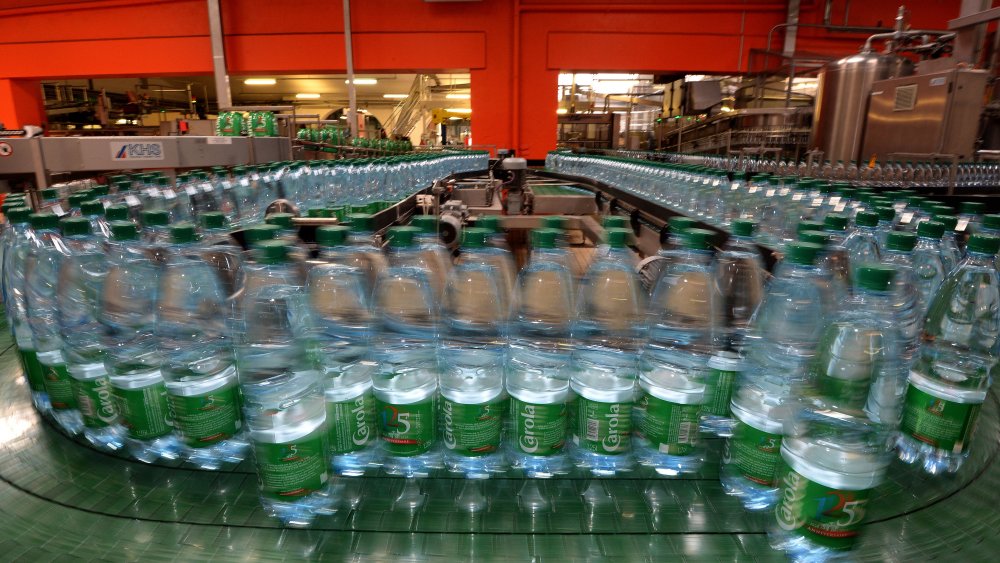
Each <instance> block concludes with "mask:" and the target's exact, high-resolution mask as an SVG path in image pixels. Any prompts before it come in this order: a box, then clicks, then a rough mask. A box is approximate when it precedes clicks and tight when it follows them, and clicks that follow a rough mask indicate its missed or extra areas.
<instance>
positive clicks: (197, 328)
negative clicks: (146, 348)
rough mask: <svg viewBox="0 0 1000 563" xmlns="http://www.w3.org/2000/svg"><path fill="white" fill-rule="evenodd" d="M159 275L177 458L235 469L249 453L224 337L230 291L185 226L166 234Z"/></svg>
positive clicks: (159, 325)
mask: <svg viewBox="0 0 1000 563" xmlns="http://www.w3.org/2000/svg"><path fill="white" fill-rule="evenodd" d="M170 235H171V245H170V247H169V250H168V253H167V256H166V263H165V264H164V265H163V271H162V273H161V274H160V283H159V290H158V294H157V301H156V315H157V317H156V331H155V337H156V339H157V345H158V346H159V348H160V354H161V355H162V357H163V364H162V367H161V373H162V375H163V378H164V380H165V381H166V388H167V405H168V408H169V409H170V417H171V420H172V421H173V425H174V432H175V433H176V435H177V438H178V441H179V444H180V446H181V454H182V457H183V458H184V459H185V460H187V461H188V462H190V463H192V464H194V465H196V466H198V467H200V468H202V469H219V468H221V467H222V466H223V465H224V464H226V463H239V462H240V461H242V460H243V458H244V456H245V452H246V449H247V442H246V439H245V437H244V430H243V417H242V413H241V412H240V400H239V388H238V387H239V378H238V374H237V371H236V361H235V357H234V354H233V345H232V342H231V341H230V340H229V339H228V338H227V335H226V307H227V303H226V300H227V298H228V297H229V293H228V292H227V291H226V289H225V288H224V286H223V284H222V283H221V280H222V278H221V276H220V275H219V273H218V272H217V271H216V270H215V268H214V267H213V266H212V265H211V264H209V262H207V261H206V260H205V257H204V255H203V251H204V247H202V246H201V245H200V244H199V240H198V235H197V231H196V230H195V227H194V225H193V224H191V223H187V222H182V223H177V224H175V225H173V226H171V228H170Z"/></svg>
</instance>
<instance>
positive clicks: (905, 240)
mask: <svg viewBox="0 0 1000 563" xmlns="http://www.w3.org/2000/svg"><path fill="white" fill-rule="evenodd" d="M916 245H917V235H915V234H913V233H908V232H906V231H892V232H891V233H889V235H888V236H887V237H886V238H885V247H886V248H888V249H889V250H901V251H903V252H909V251H911V250H913V247H914V246H916Z"/></svg>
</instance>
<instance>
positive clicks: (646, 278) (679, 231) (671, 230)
mask: <svg viewBox="0 0 1000 563" xmlns="http://www.w3.org/2000/svg"><path fill="white" fill-rule="evenodd" d="M697 225H698V221H696V220H694V219H691V218H690V217H684V216H682V215H675V216H673V217H671V218H670V219H669V220H668V221H667V232H668V235H667V240H666V241H665V244H664V247H663V248H661V249H660V250H659V251H658V252H657V253H656V255H654V256H647V257H646V258H643V259H642V260H641V261H640V262H639V264H638V265H636V271H637V272H639V277H640V281H641V282H642V286H643V287H644V288H645V289H646V291H647V292H648V293H649V294H652V293H653V290H655V289H656V285H657V283H658V282H659V281H660V277H662V276H663V273H664V272H666V271H667V268H669V267H670V265H671V264H672V263H673V262H675V261H676V260H677V258H678V257H679V256H680V255H681V254H682V253H683V247H684V245H683V243H682V239H683V238H684V237H683V233H684V231H686V230H688V229H693V228H695V227H696V226H697Z"/></svg>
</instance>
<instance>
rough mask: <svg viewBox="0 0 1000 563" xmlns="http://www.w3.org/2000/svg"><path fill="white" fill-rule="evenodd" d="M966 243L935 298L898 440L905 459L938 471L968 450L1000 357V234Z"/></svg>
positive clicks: (949, 468) (951, 467)
mask: <svg viewBox="0 0 1000 563" xmlns="http://www.w3.org/2000/svg"><path fill="white" fill-rule="evenodd" d="M966 250H967V256H966V258H965V259H964V260H962V261H961V262H960V263H959V265H958V267H957V268H956V269H955V270H954V271H953V272H951V274H949V275H948V277H947V278H946V279H945V281H944V283H943V284H942V285H941V288H940V289H939V290H938V292H937V295H935V297H934V299H933V300H932V301H931V305H930V309H929V311H928V313H927V322H926V325H925V326H924V329H923V337H922V341H923V346H922V348H921V350H920V356H919V357H918V359H917V361H916V362H915V364H914V366H913V368H912V370H911V371H910V376H909V382H908V383H909V385H908V387H907V389H906V395H905V399H904V406H903V421H902V424H901V430H900V436H899V439H898V441H897V444H896V448H897V450H898V452H899V458H900V459H901V460H903V461H904V462H907V463H919V464H921V465H922V466H923V469H924V470H925V471H927V472H928V473H931V474H937V473H945V472H948V473H952V472H955V471H958V469H959V468H960V467H961V465H962V463H963V462H964V461H965V459H966V457H968V455H969V445H970V441H971V438H972V437H973V430H974V428H975V422H976V418H977V416H978V414H979V410H980V408H981V406H982V404H983V402H984V401H985V399H986V393H987V391H988V390H989V386H990V383H991V377H990V373H991V371H992V370H993V369H994V368H995V367H996V363H997V353H996V350H997V338H998V336H997V330H996V327H997V326H1000V308H998V307H997V303H1000V278H998V274H997V269H996V261H995V255H996V253H997V251H998V250H1000V239H998V238H997V237H994V236H992V235H983V234H980V235H973V236H972V238H970V239H969V244H968V245H967V247H966Z"/></svg>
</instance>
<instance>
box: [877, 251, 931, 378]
mask: <svg viewBox="0 0 1000 563" xmlns="http://www.w3.org/2000/svg"><path fill="white" fill-rule="evenodd" d="M916 244H917V235H915V234H914V233H910V232H906V231H893V232H891V233H889V235H888V236H887V237H886V239H885V249H884V250H883V252H882V262H883V263H884V264H889V265H892V266H894V267H895V268H896V275H895V276H893V282H892V283H893V293H894V295H895V297H894V300H895V301H894V303H895V304H894V307H895V309H896V314H897V315H898V316H897V320H898V321H899V322H900V329H901V330H902V333H903V340H904V345H903V347H902V349H901V353H902V355H903V361H904V362H905V363H906V365H909V364H910V363H911V362H912V361H913V358H914V356H915V355H916V353H917V349H918V348H919V347H920V328H921V326H923V322H924V315H923V311H926V310H927V305H926V304H924V303H923V302H922V296H921V293H920V285H919V283H918V280H917V274H916V271H915V270H914V264H913V248H914V247H915V246H916Z"/></svg>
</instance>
